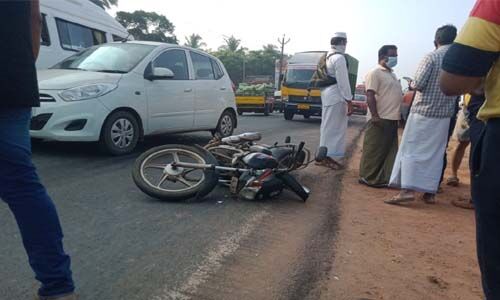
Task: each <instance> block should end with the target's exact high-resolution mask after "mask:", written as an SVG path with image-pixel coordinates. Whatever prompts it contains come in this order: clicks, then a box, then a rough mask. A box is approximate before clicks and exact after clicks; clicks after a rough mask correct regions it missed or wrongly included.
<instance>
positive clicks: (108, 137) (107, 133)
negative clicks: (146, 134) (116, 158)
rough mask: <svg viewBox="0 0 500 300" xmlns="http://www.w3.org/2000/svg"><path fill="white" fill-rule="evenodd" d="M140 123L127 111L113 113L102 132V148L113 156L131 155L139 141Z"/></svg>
mask: <svg viewBox="0 0 500 300" xmlns="http://www.w3.org/2000/svg"><path fill="white" fill-rule="evenodd" d="M139 135H140V132H139V122H138V120H137V118H136V117H135V116H134V115H133V114H131V113H129V112H127V111H117V112H114V113H112V114H111V115H110V116H109V117H108V118H107V119H106V121H105V122H104V125H103V127H102V132H101V140H100V144H101V148H102V149H103V150H105V151H106V152H108V153H110V154H113V155H123V154H127V153H130V152H132V151H133V150H134V148H135V146H137V142H138V141H139Z"/></svg>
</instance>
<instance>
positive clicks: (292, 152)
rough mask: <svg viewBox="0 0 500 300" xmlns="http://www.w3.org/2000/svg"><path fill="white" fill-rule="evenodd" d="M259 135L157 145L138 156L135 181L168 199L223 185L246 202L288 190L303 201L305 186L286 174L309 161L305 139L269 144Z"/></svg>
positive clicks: (202, 193)
mask: <svg viewBox="0 0 500 300" xmlns="http://www.w3.org/2000/svg"><path fill="white" fill-rule="evenodd" d="M260 139H261V135H260V134H259V133H244V134H241V135H236V136H230V137H227V138H222V139H221V138H217V137H216V138H215V139H214V140H212V141H210V142H209V143H208V144H207V145H206V146H205V147H200V146H186V145H163V146H159V147H155V148H152V149H150V150H149V151H147V152H145V153H143V154H142V155H141V156H140V157H139V158H137V160H136V162H135V164H134V167H133V171H132V175H133V179H134V182H135V184H136V185H137V186H138V187H139V189H141V190H142V191H143V192H144V193H146V194H148V195H149V196H152V197H154V198H158V199H160V200H167V201H181V200H187V199H190V198H198V199H199V198H203V197H204V196H206V195H208V194H209V193H210V192H211V191H212V190H213V189H214V188H215V187H216V186H217V184H223V185H226V186H228V187H229V188H230V191H231V193H232V194H233V195H238V196H240V197H242V198H244V199H247V200H261V199H266V198H274V197H277V196H279V195H280V194H281V193H282V192H283V190H284V189H285V188H287V189H289V190H291V191H293V192H294V193H295V194H297V195H298V196H299V197H300V198H301V199H302V200H303V201H304V202H305V201H306V200H307V198H308V197H309V195H310V191H309V189H307V188H306V187H304V186H302V185H301V184H300V183H299V182H298V181H297V180H296V179H295V178H294V177H293V176H292V175H291V174H290V173H291V172H292V171H295V170H299V169H303V168H305V167H307V166H308V165H309V164H310V163H311V162H312V161H311V160H310V157H311V155H310V151H309V150H308V149H307V148H305V143H304V142H301V143H299V144H298V145H296V144H292V143H290V138H289V137H287V138H286V140H285V143H284V144H281V145H280V144H278V143H275V144H274V145H272V146H268V145H264V144H257V143H256V142H258V141H260ZM320 152H321V151H320ZM320 155H321V154H319V155H318V156H320Z"/></svg>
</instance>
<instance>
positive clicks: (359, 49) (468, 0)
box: [108, 0, 475, 82]
mask: <svg viewBox="0 0 500 300" xmlns="http://www.w3.org/2000/svg"><path fill="white" fill-rule="evenodd" d="M474 2H475V0H329V1H324V0H307V1H297V0H295V1H277V0H274V1H273V0H253V1H248V0H246V1H242V0H217V1H206V0H182V1H167V0H119V1H118V7H114V8H113V9H111V10H109V11H108V12H109V13H110V14H111V15H113V16H114V15H115V14H116V11H129V12H132V11H134V10H139V9H142V10H145V11H154V12H157V13H159V14H163V15H165V16H166V17H167V18H168V19H169V20H170V21H171V22H172V23H173V24H174V25H175V32H174V33H175V34H176V35H177V38H178V39H179V41H180V42H181V43H184V37H185V36H188V35H190V34H192V33H196V34H199V35H200V36H201V37H202V38H203V40H204V42H205V43H206V44H207V48H210V49H214V50H215V49H217V48H218V47H219V46H220V45H222V44H223V43H224V36H230V35H234V36H235V37H236V38H238V39H240V40H241V42H242V46H243V47H246V48H248V49H250V50H257V49H260V48H262V46H263V45H266V44H276V45H277V44H278V38H281V37H282V36H283V35H284V34H285V35H286V36H287V39H288V38H290V42H289V43H288V44H287V45H286V47H285V52H286V53H288V54H293V53H296V52H301V51H312V50H327V49H329V48H330V38H331V36H332V35H333V34H334V33H335V32H337V31H344V32H347V35H348V45H347V53H349V54H351V55H352V56H354V57H356V58H357V59H359V61H360V66H359V75H358V82H362V81H363V78H364V76H365V75H366V73H367V72H368V71H369V70H370V69H372V68H374V67H375V66H376V65H377V61H378V58H377V52H378V49H379V48H380V47H381V46H382V45H384V44H395V45H397V46H398V48H399V64H398V66H397V67H396V68H395V72H396V73H397V75H398V76H401V77H402V76H410V77H413V75H414V73H415V70H416V68H417V66H418V63H419V61H420V60H421V59H422V57H423V56H424V55H425V54H426V53H428V52H430V51H432V50H434V45H433V41H434V34H435V31H436V29H437V28H438V27H440V26H442V25H444V24H453V25H455V26H457V27H458V28H460V27H462V26H463V24H464V23H465V21H466V19H467V16H468V15H469V13H470V10H471V9H472V7H473V5H474Z"/></svg>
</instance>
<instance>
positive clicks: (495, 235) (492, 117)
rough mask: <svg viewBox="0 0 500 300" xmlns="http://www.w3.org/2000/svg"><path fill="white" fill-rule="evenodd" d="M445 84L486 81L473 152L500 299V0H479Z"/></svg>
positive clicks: (457, 88)
mask: <svg viewBox="0 0 500 300" xmlns="http://www.w3.org/2000/svg"><path fill="white" fill-rule="evenodd" d="M443 70H444V72H443V73H442V76H441V89H442V90H443V92H445V93H446V94H448V95H460V94H465V93H468V92H474V91H477V90H478V89H480V88H483V87H484V90H485V95H486V102H485V103H484V105H483V106H482V107H481V110H480V111H479V113H478V118H479V119H481V120H482V121H484V122H485V123H486V127H485V129H484V130H483V133H482V135H481V139H480V140H479V141H478V144H477V145H476V147H475V149H473V151H474V154H473V158H472V199H473V200H474V204H475V207H476V224H477V225H476V226H477V250H478V258H479V266H480V268H481V273H482V278H483V289H484V292H485V295H486V299H487V300H497V299H500V185H499V184H498V183H499V180H500V0H478V1H477V2H476V5H475V6H474V8H473V10H472V13H471V15H470V18H469V19H468V21H467V23H466V24H465V26H464V28H463V29H462V31H461V33H460V34H459V36H458V37H457V39H456V40H455V43H454V45H453V46H452V48H450V50H449V51H448V53H447V55H446V57H445V59H444V61H443Z"/></svg>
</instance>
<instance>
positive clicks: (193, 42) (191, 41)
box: [184, 33, 207, 49]
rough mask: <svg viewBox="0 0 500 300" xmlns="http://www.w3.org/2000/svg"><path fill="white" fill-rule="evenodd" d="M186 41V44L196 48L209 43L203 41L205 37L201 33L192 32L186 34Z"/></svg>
mask: <svg viewBox="0 0 500 300" xmlns="http://www.w3.org/2000/svg"><path fill="white" fill-rule="evenodd" d="M185 38H186V43H184V46H187V47H191V48H194V49H200V48H202V47H206V46H207V44H206V43H205V42H202V40H203V38H202V37H201V36H200V35H199V34H194V33H193V34H191V35H190V36H186V37H185Z"/></svg>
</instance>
